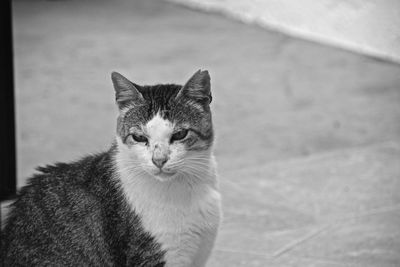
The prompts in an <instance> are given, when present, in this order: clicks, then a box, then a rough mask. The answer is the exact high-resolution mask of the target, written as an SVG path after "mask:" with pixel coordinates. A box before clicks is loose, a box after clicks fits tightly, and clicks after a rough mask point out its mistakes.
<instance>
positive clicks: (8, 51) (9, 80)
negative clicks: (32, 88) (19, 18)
mask: <svg viewBox="0 0 400 267" xmlns="http://www.w3.org/2000/svg"><path fill="white" fill-rule="evenodd" d="M0 3H1V4H0V7H1V10H2V13H3V14H2V15H1V23H0V29H1V36H2V38H1V39H2V43H3V46H2V48H1V62H2V64H3V70H2V71H1V72H0V77H1V79H0V80H1V89H0V101H1V102H0V116H1V117H0V118H1V120H0V121H1V127H0V132H1V138H0V142H1V149H0V153H1V159H0V200H1V201H3V200H6V199H9V198H11V197H12V196H14V195H15V193H16V185H17V184H16V138H15V132H16V131H15V99H14V71H13V67H14V66H13V41H12V39H13V35H12V9H11V8H12V3H11V0H5V1H0Z"/></svg>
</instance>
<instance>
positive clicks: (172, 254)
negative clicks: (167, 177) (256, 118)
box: [117, 160, 220, 267]
mask: <svg viewBox="0 0 400 267" xmlns="http://www.w3.org/2000/svg"><path fill="white" fill-rule="evenodd" d="M121 164H122V163H121V161H119V164H118V160H117V166H118V165H121ZM128 169H129V168H124V167H123V166H118V170H119V174H120V179H121V182H122V188H123V191H124V193H125V195H126V197H127V199H128V202H129V204H130V205H131V207H132V209H133V210H134V211H135V212H136V213H137V214H138V215H140V217H141V220H142V224H143V226H144V229H145V230H147V231H148V232H149V233H151V234H152V235H153V236H154V237H155V238H156V240H157V241H158V242H159V243H160V244H161V245H162V248H163V249H164V250H165V251H166V263H167V264H166V266H168V267H189V266H204V264H205V262H206V260H207V258H208V256H209V253H210V251H211V248H212V246H213V243H214V239H215V235H216V232H217V228H218V225H219V221H220V194H219V192H218V191H217V190H216V188H215V185H212V184H209V183H202V182H196V183H188V182H187V181H188V180H189V179H193V178H192V177H184V176H180V177H176V178H175V179H173V180H172V181H165V182H160V181H158V180H156V179H155V178H154V177H151V176H150V175H148V174H146V173H141V174H140V175H138V174H135V175H132V174H130V173H127V170H128ZM206 175H209V176H214V177H210V178H212V179H205V180H208V181H210V180H215V179H216V177H215V173H209V174H206Z"/></svg>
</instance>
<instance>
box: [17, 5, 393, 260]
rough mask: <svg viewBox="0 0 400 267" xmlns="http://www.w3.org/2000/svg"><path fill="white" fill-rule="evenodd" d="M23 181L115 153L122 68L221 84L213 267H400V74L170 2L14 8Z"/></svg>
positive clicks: (132, 74) (156, 77) (217, 88)
mask: <svg viewBox="0 0 400 267" xmlns="http://www.w3.org/2000/svg"><path fill="white" fill-rule="evenodd" d="M13 14H14V33H15V35H14V41H15V51H14V52H15V71H16V77H15V78H16V95H17V131H18V136H17V138H18V140H17V141H18V183H19V186H22V185H23V184H24V183H25V179H26V177H27V176H29V175H31V174H32V172H33V169H34V167H35V166H37V165H41V164H46V163H51V162H54V161H69V160H73V159H76V158H78V157H79V156H81V155H83V154H86V153H91V152H96V151H100V150H103V149H105V148H107V147H108V145H109V144H110V142H111V140H112V139H113V134H114V131H115V130H114V129H115V118H116V115H117V109H116V107H115V106H114V103H113V102H114V95H113V89H112V86H111V81H110V72H111V71H112V70H116V71H119V72H121V73H123V74H125V75H126V76H127V77H129V78H130V79H132V80H133V81H134V82H136V83H139V84H152V83H159V82H177V83H183V82H185V81H186V79H187V78H189V77H190V76H191V74H192V73H194V72H195V71H196V70H197V69H199V68H202V69H208V70H209V71H210V73H211V77H212V90H213V95H214V101H213V104H212V108H213V112H214V123H215V128H216V131H217V144H216V149H215V152H216V156H217V159H218V162H219V172H220V176H221V191H222V195H223V198H224V199H223V200H224V213H225V219H224V223H223V225H222V227H221V230H220V234H219V238H218V241H217V245H216V249H215V251H214V254H213V256H212V258H211V259H210V262H209V265H208V266H214V267H217V266H367V267H368V266H400V193H399V191H400V67H399V66H398V65H394V64H391V63H387V62H384V61H379V60H375V59H372V58H367V57H364V56H361V55H357V54H353V53H350V52H346V51H342V50H339V49H335V48H332V47H327V46H322V45H319V44H315V43H310V42H306V41H302V40H298V39H293V38H290V37H287V36H285V35H282V34H279V33H275V32H270V31H267V30H265V29H262V28H258V27H256V26H248V25H245V24H242V23H239V22H235V21H232V20H229V19H226V18H224V17H222V16H220V15H218V14H207V13H202V12H198V11H192V10H190V9H186V8H183V7H180V6H175V5H173V4H171V3H167V2H163V1H160V0H146V1H145V0H135V1H128V0H126V1H122V0H121V1H106V0H97V1H94V0H87V1H39V0H38V1H14V2H13Z"/></svg>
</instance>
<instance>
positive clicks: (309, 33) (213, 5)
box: [170, 0, 400, 62]
mask: <svg viewBox="0 0 400 267" xmlns="http://www.w3.org/2000/svg"><path fill="white" fill-rule="evenodd" d="M170 1H173V2H177V3H181V4H185V5H191V6H193V7H197V8H201V9H207V10H214V11H220V12H223V13H226V14H228V15H230V16H233V17H235V18H237V19H241V20H243V21H245V22H250V23H257V24H260V25H262V26H266V27H269V28H274V29H277V30H279V31H282V32H285V33H288V34H291V35H294V36H299V37H302V38H306V39H312V40H317V41H321V42H324V43H329V44H333V45H337V46H340V47H344V48H347V49H351V50H355V51H357V52H362V53H367V54H371V55H375V56H379V57H384V58H388V59H391V60H395V61H398V62H400V0H170Z"/></svg>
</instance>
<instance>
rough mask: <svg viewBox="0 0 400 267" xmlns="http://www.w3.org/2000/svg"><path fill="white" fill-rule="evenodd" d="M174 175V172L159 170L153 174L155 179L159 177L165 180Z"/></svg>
mask: <svg viewBox="0 0 400 267" xmlns="http://www.w3.org/2000/svg"><path fill="white" fill-rule="evenodd" d="M175 174H176V172H167V171H165V170H162V169H161V170H159V171H158V172H157V173H155V174H154V175H155V176H156V177H160V178H163V179H166V178H172V177H173V176H174V175H175Z"/></svg>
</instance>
